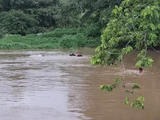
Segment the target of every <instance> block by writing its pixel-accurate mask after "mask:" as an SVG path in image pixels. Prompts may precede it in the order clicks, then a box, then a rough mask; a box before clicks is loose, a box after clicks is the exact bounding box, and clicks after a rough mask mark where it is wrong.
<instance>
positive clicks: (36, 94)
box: [0, 49, 160, 120]
mask: <svg viewBox="0 0 160 120" xmlns="http://www.w3.org/2000/svg"><path fill="white" fill-rule="evenodd" d="M81 52H82V53H85V54H84V57H81V58H77V57H70V56H69V55H68V53H69V52H63V51H34V52H33V51H23V52H18V51H12V52H0V69H1V72H0V89H1V90H0V96H1V97H0V105H1V108H0V116H1V119H2V120H25V119H26V120H35V119H36V120H90V119H91V120H107V119H111V120H135V119H136V120H142V119H144V120H159V119H160V117H159V112H160V103H159V99H160V86H159V83H160V81H159V78H160V75H159V73H160V55H159V53H154V52H151V55H152V57H153V58H155V61H154V64H153V67H152V68H146V69H145V73H144V75H138V74H136V69H135V68H134V69H133V66H134V63H135V59H134V58H135V55H134V54H132V55H128V56H127V57H126V58H125V67H126V69H127V70H128V73H127V74H125V77H124V82H126V83H127V82H132V83H133V82H138V83H140V85H141V90H140V91H138V92H137V93H136V95H135V96H133V98H134V97H137V96H140V95H142V96H144V97H145V99H146V101H145V110H137V109H131V108H130V107H128V106H126V105H124V99H125V94H124V93H123V92H122V91H121V89H120V90H115V91H114V92H112V93H107V92H102V91H100V89H99V86H100V85H101V84H106V83H107V84H110V83H112V82H113V79H114V78H116V77H117V76H119V77H121V76H122V74H123V71H122V68H121V67H120V66H117V67H113V66H110V67H107V66H105V67H101V66H92V65H90V58H91V54H92V53H93V50H91V49H85V50H84V49H82V50H81Z"/></svg>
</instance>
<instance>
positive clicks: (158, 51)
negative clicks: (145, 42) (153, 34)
mask: <svg viewBox="0 0 160 120" xmlns="http://www.w3.org/2000/svg"><path fill="white" fill-rule="evenodd" d="M152 49H153V50H154V51H156V52H160V51H159V50H156V49H155V48H154V47H153V46H152Z"/></svg>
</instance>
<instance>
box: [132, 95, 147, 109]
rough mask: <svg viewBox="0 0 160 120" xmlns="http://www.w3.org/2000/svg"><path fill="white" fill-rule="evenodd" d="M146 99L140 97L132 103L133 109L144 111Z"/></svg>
mask: <svg viewBox="0 0 160 120" xmlns="http://www.w3.org/2000/svg"><path fill="white" fill-rule="evenodd" d="M144 100H145V99H144V97H141V96H140V97H138V98H137V99H136V100H135V101H133V102H131V107H133V108H140V109H144V104H143V102H144Z"/></svg>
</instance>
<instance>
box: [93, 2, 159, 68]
mask: <svg viewBox="0 0 160 120" xmlns="http://www.w3.org/2000/svg"><path fill="white" fill-rule="evenodd" d="M159 14H160V1H159V0H154V1H149V0H144V1H138V0H124V1H123V2H122V3H121V5H120V6H115V8H114V9H113V10H112V17H111V18H110V21H109V23H108V24H107V27H106V29H105V30H104V32H103V34H102V36H101V42H102V43H101V45H100V46H99V47H98V48H97V49H99V48H100V49H99V50H98V51H97V52H98V54H97V55H96V56H94V57H93V59H92V63H93V64H104V63H105V64H108V65H110V64H112V62H113V61H114V62H115V61H117V62H119V61H120V59H121V58H122V56H123V55H124V54H127V53H129V52H132V51H133V50H134V49H138V50H142V51H144V52H143V54H141V55H138V56H139V57H138V62H137V63H136V66H151V65H152V62H153V60H152V59H151V58H150V57H149V56H148V54H147V50H148V47H152V46H154V47H156V46H160V41H159V34H160V21H159Z"/></svg>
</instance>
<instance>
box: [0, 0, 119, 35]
mask: <svg viewBox="0 0 160 120" xmlns="http://www.w3.org/2000/svg"><path fill="white" fill-rule="evenodd" d="M121 2H122V0H0V34H1V36H2V35H3V34H20V35H26V34H31V33H41V32H46V31H50V30H54V29H56V28H60V27H61V28H64V27H77V28H78V27H84V28H86V29H87V30H86V31H87V32H88V36H89V37H90V36H91V37H99V36H100V35H101V31H102V30H103V28H105V27H106V24H107V23H108V21H109V18H110V14H111V11H112V9H113V7H114V6H115V5H119V4H120V3H121Z"/></svg>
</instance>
